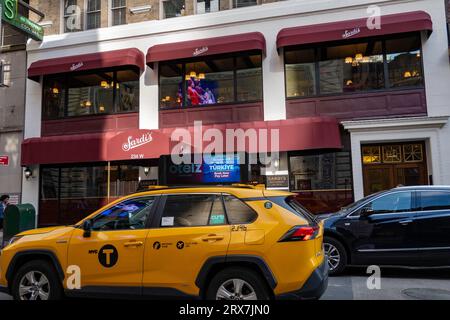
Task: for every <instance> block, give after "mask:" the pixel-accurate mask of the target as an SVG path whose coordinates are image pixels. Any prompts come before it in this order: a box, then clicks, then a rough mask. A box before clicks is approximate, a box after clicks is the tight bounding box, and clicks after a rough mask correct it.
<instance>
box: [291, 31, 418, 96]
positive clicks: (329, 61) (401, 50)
mask: <svg viewBox="0 0 450 320" xmlns="http://www.w3.org/2000/svg"><path fill="white" fill-rule="evenodd" d="M385 71H386V73H385ZM285 76H286V96H287V98H300V97H311V96H317V95H335V94H342V93H352V92H368V91H376V90H383V89H390V88H405V87H422V86H423V72H422V60H421V47H420V35H419V34H410V35H406V36H397V37H393V38H386V39H377V38H373V39H369V40H364V41H362V40H355V41H352V42H350V43H347V44H344V45H334V44H333V45H322V46H318V47H315V48H299V47H297V48H286V49H285Z"/></svg>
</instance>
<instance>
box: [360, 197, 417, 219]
mask: <svg viewBox="0 0 450 320" xmlns="http://www.w3.org/2000/svg"><path fill="white" fill-rule="evenodd" d="M367 207H370V208H372V210H373V211H374V214H382V213H391V212H392V213H395V212H408V211H411V210H412V194H411V192H398V193H392V194H389V195H386V196H383V197H381V198H378V199H376V200H374V201H372V202H371V203H370V204H368V205H367Z"/></svg>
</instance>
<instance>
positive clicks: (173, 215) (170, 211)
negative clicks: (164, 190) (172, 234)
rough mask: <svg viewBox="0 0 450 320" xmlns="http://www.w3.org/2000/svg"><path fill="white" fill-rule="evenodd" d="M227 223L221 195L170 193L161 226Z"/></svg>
mask: <svg viewBox="0 0 450 320" xmlns="http://www.w3.org/2000/svg"><path fill="white" fill-rule="evenodd" d="M223 224H226V217H225V210H224V208H223V204H222V200H221V198H220V196H219V195H208V194H199V195H193V194H187V195H169V196H167V200H166V204H165V206H164V211H163V215H162V218H161V223H160V226H161V227H163V228H171V227H172V228H181V227H201V226H208V225H223Z"/></svg>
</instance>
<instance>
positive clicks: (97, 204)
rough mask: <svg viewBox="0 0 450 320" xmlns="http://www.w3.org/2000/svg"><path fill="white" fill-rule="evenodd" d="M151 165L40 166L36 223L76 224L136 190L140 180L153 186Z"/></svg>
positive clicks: (146, 163) (147, 163)
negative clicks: (38, 213)
mask: <svg viewBox="0 0 450 320" xmlns="http://www.w3.org/2000/svg"><path fill="white" fill-rule="evenodd" d="M154 165H155V164H154V163H153V162H151V161H145V163H144V162H142V163H141V162H137V163H133V164H132V163H129V162H128V163H127V162H124V163H112V164H110V165H109V166H108V163H102V164H97V165H92V166H87V165H86V166H73V167H66V166H62V167H57V166H55V167H44V168H42V169H41V191H40V203H39V208H40V213H41V214H40V215H39V225H40V226H45V225H63V224H73V223H76V222H78V221H80V220H81V219H83V218H84V217H86V216H87V215H89V214H91V213H93V212H94V211H96V210H98V209H100V208H101V207H102V206H104V205H106V204H108V203H110V202H112V201H114V200H116V199H118V198H120V197H123V196H126V195H129V194H132V193H135V192H137V191H138V189H139V188H140V186H141V184H143V183H144V184H146V185H156V184H157V182H158V170H152V169H153V168H152V166H154ZM108 170H109V174H108Z"/></svg>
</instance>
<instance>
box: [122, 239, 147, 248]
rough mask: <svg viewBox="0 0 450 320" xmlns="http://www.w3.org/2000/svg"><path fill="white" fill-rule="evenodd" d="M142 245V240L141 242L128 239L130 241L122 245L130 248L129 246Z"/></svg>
mask: <svg viewBox="0 0 450 320" xmlns="http://www.w3.org/2000/svg"><path fill="white" fill-rule="evenodd" d="M143 245H144V242H142V241H130V242H125V243H124V246H125V247H127V248H130V247H136V248H137V247H142V246H143Z"/></svg>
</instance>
